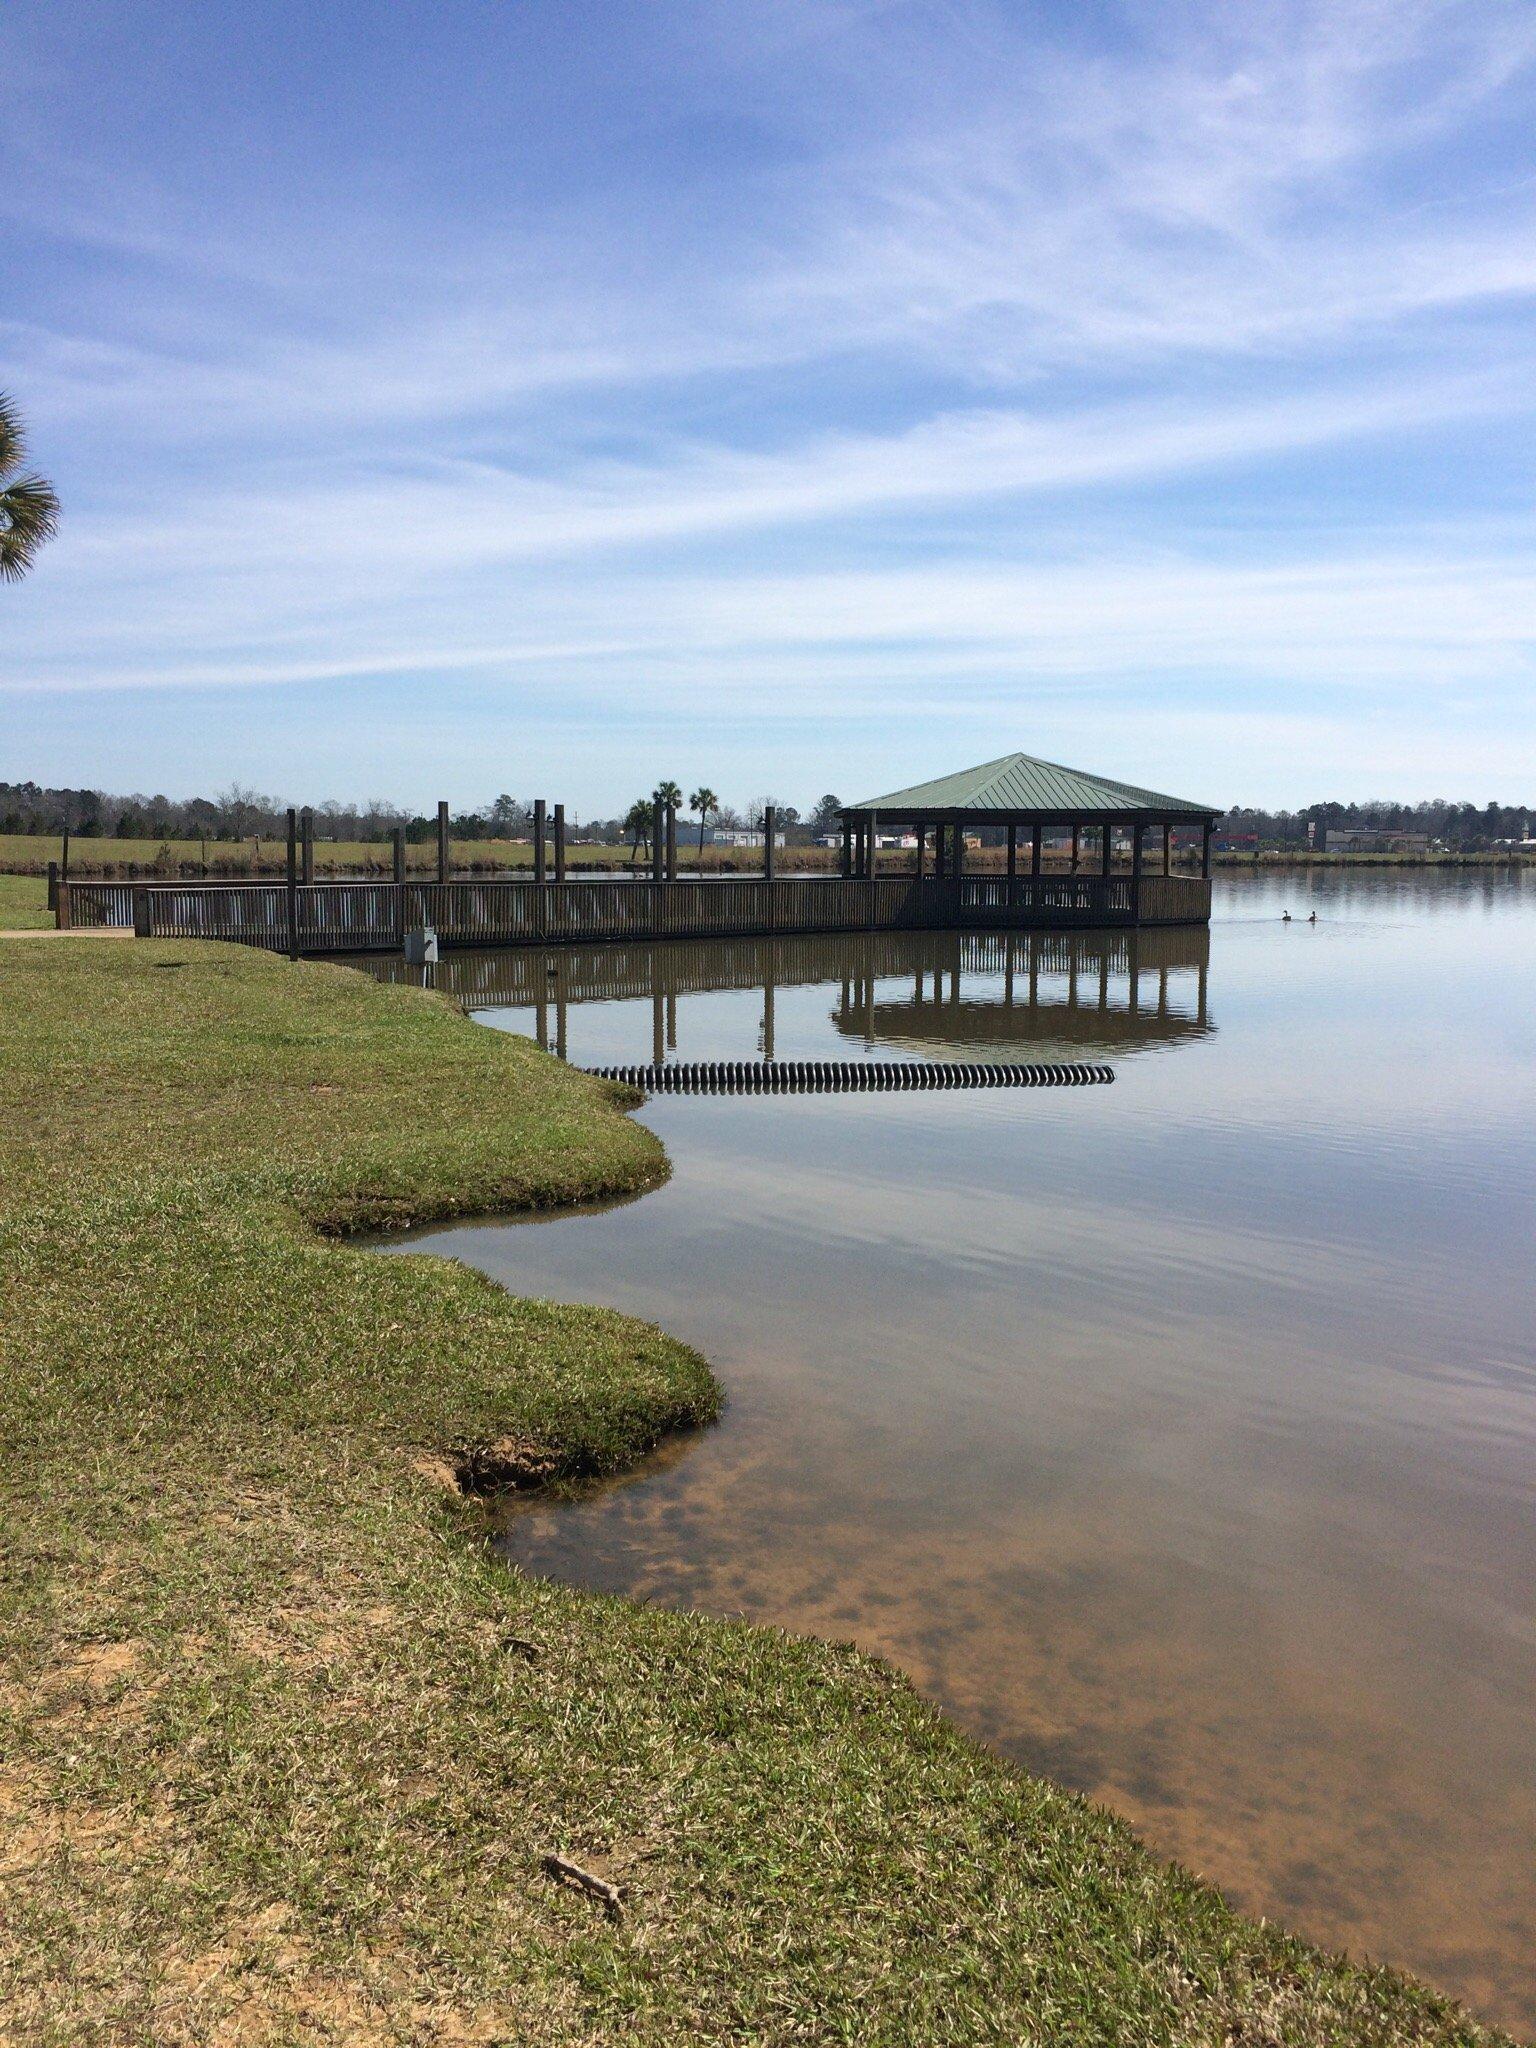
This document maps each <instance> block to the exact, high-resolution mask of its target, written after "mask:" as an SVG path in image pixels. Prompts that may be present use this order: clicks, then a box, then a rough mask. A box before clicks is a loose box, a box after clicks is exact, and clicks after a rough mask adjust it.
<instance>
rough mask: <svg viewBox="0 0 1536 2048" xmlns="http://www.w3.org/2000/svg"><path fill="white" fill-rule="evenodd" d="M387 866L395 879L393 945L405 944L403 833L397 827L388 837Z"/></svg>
mask: <svg viewBox="0 0 1536 2048" xmlns="http://www.w3.org/2000/svg"><path fill="white" fill-rule="evenodd" d="M389 865H390V869H391V872H392V873H393V875H394V879H395V943H396V945H399V946H403V945H404V944H405V833H404V831H403V829H402V828H401V827H400V826H399V825H397V826H396V827H395V829H394V831H393V832H391V833H390V835H389Z"/></svg>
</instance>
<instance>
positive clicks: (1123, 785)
mask: <svg viewBox="0 0 1536 2048" xmlns="http://www.w3.org/2000/svg"><path fill="white" fill-rule="evenodd" d="M843 809H844V811H845V812H852V811H874V812H895V811H909V812H910V811H973V812H976V813H978V814H982V813H987V812H992V813H1005V812H1021V811H1022V812H1031V811H1039V812H1046V813H1052V812H1060V813H1064V814H1071V813H1079V814H1081V815H1084V816H1088V815H1091V814H1092V813H1094V812H1118V813H1123V812H1126V811H1155V812H1157V813H1159V814H1166V815H1171V816H1174V817H1178V816H1186V817H1190V818H1209V817H1215V816H1216V815H1217V814H1218V813H1217V808H1216V806H1215V805H1213V804H1197V803H1191V802H1190V801H1189V800H1188V799H1187V798H1184V797H1176V796H1169V795H1167V794H1165V793H1164V792H1163V791H1161V790H1155V789H1143V788H1141V787H1140V786H1139V785H1137V784H1135V783H1130V782H1120V781H1117V780H1116V779H1115V778H1114V777H1112V776H1107V775H1092V774H1089V773H1088V772H1087V771H1086V770H1085V769H1081V768H1068V767H1066V766H1064V765H1063V764H1062V763H1061V762H1059V761H1045V760H1042V759H1041V758H1040V757H1039V756H1038V755H1035V754H1025V753H1013V754H1002V755H999V756H998V758H997V759H996V760H995V761H982V762H980V763H978V764H977V766H975V767H974V768H962V769H960V770H958V771H957V772H956V773H954V774H952V775H941V776H938V777H936V778H935V779H934V780H933V781H931V782H919V783H914V784H913V785H912V786H911V787H910V788H908V789H897V790H891V791H889V792H888V793H887V794H886V795H884V796H876V797H869V798H866V799H865V800H864V801H863V802H862V803H856V804H845V805H844V806H843Z"/></svg>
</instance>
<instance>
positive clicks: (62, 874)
mask: <svg viewBox="0 0 1536 2048" xmlns="http://www.w3.org/2000/svg"><path fill="white" fill-rule="evenodd" d="M59 880H60V881H61V882H63V883H64V884H65V885H66V886H68V883H69V827H68V826H67V825H66V826H65V827H64V843H63V845H62V846H61V847H60V849H59Z"/></svg>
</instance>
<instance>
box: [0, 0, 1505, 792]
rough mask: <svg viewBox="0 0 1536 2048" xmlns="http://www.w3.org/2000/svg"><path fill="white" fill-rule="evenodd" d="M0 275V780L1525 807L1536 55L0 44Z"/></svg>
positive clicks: (817, 4)
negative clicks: (20, 566) (20, 569)
mask: <svg viewBox="0 0 1536 2048" xmlns="http://www.w3.org/2000/svg"><path fill="white" fill-rule="evenodd" d="M0 260H3V266H4V276H5V279H6V288H5V290H4V292H3V294H0V385H3V386H5V387H8V388H10V389H11V390H12V391H13V392H14V394H15V395H16V397H17V398H18V400H19V401H20V403H21V405H22V407H23V409H24V411H25V413H26V415H27V417H28V418H29V420H30V422H31V427H32V442H33V454H34V458H35V460H36V462H37V464H38V466H39V467H41V468H43V469H45V470H46V471H47V472H48V473H49V474H50V475H51V476H52V477H53V479H54V481H55V483H56V485H57V487H58V489H59V492H60V495H61V497H62V498H63V501H64V506H65V522H64V526H63V530H62V533H61V536H60V538H59V539H58V540H57V541H56V542H55V543H54V545H53V546H52V547H51V548H50V549H49V550H48V552H47V554H46V555H45V557H44V558H43V560H42V561H41V563H40V564H39V566H38V568H37V569H36V571H35V572H34V574H33V576H32V577H31V578H30V580H29V581H28V582H27V583H25V584H24V585H22V586H19V587H14V588H13V587H6V588H4V589H0V622H3V623H0V630H3V644H4V647H5V659H4V662H3V665H0V666H3V673H0V778H8V777H9V778H14V777H17V776H24V775H31V776H35V777H36V778H38V779H39V780H43V781H48V782H67V783H81V784H88V785H94V786H98V787H106V788H112V789H124V788H131V789H141V790H164V791H166V792H167V793H170V794H178V795H179V794H189V793H192V792H193V791H198V790H209V789H212V788H215V787H221V786H223V785H225V784H227V783H228V782H230V781H231V780H233V779H238V780H239V781H241V782H245V783H252V784H255V785H256V786H258V787H260V788H262V789H264V790H268V791H271V792H272V793H274V794H276V795H279V796H281V797H285V798H289V799H292V800H294V801H298V802H305V801H311V800H319V799H321V798H323V797H326V796H339V795H346V796H355V797H367V796H384V797H390V798H394V799H397V800H400V801H406V802H411V803H415V804H425V803H427V802H428V801H430V800H431V799H433V798H435V797H436V796H438V795H439V794H441V795H446V796H448V797H450V798H451V799H452V800H453V801H454V802H455V803H456V804H471V803H475V802H478V801H482V800H484V799H486V798H487V797H489V796H492V795H494V794H495V793H496V792H497V791H499V790H502V789H509V790H511V791H513V792H514V793H517V794H520V795H532V794H535V793H541V792H542V793H545V794H547V795H549V796H550V797H551V798H563V799H565V800H566V801H567V802H568V803H570V804H572V805H573V806H575V808H576V809H577V810H578V811H579V812H584V813H588V814H590V813H592V812H610V811H612V810H615V809H617V808H620V807H621V806H622V805H623V804H625V803H627V802H628V800H629V799H630V797H631V796H632V795H633V794H635V793H636V792H638V791H640V790H643V789H646V788H648V787H649V786H650V785H651V783H653V782H654V781H655V780H656V779H657V777H659V776H661V775H663V774H670V775H675V776H676V778H677V779H678V780H679V781H680V782H681V783H682V784H683V786H684V788H685V789H687V788H690V787H692V786H693V784H694V783H695V782H696V781H699V780H704V781H707V782H709V783H711V784H712V785H713V787H715V788H716V789H717V790H719V791H721V792H722V794H724V795H725V796H726V797H727V798H728V799H730V800H733V801H737V802H741V801H743V800H745V799H746V798H748V797H750V796H752V795H754V794H762V793H768V792H771V793H773V794H776V795H778V796H779V797H780V798H781V799H783V800H788V801H796V802H804V801H805V800H806V799H807V798H811V797H814V796H816V795H817V794H819V793H820V792H821V791H822V790H824V789H827V788H831V789H834V790H837V791H838V792H839V793H841V794H842V795H844V796H848V797H853V796H858V795H862V794H865V793H868V792H869V791H873V790H878V789H881V788H885V787H890V786H892V785H895V784H901V783H906V782H910V781H913V780H916V779H918V778H919V777H921V776H924V775H927V774H930V773H938V772H941V771H943V770H945V769H947V768H951V767H954V766H957V765H961V764H964V763H967V762H970V761H972V760H979V759H985V758H988V757H990V756H992V755H995V754H998V753H1001V752H1004V751H1007V750H1009V749H1011V748H1013V747H1024V748H1027V749H1029V750H1031V751H1034V752H1038V753H1042V754H1045V755H1047V756H1049V757H1052V758H1055V759H1061V760H1066V761H1069V762H1073V763H1077V764H1080V765H1083V766H1087V767H1092V768H1099V769H1103V770H1105V771H1106V772H1109V773H1114V774H1119V775H1122V776H1124V777H1126V778H1128V779H1131V780H1134V781H1138V782H1145V783H1149V784H1151V785H1153V786H1157V787H1165V788H1171V789H1174V790H1177V791H1179V792H1182V793H1186V794H1188V795H1190V796H1192V797H1195V798H1197V799H1198V800H1201V801H1209V802H1212V803H1223V804H1224V803H1227V802H1232V801H1255V802H1269V803H1299V802H1304V801H1307V800H1309V799H1312V798H1316V797H1321V796H1328V795H1342V796H1351V795H1357V796H1358V795H1377V794H1379V795H1395V796H1405V797H1414V796H1433V795H1448V796H1455V797H1466V798H1471V799H1473V800H1476V801H1479V802H1486V801H1487V800H1488V799H1489V798H1490V797H1494V796H1498V797H1500V798H1502V799H1503V800H1505V801H1515V800H1518V799H1522V798H1525V797H1528V796H1530V795H1531V794H1532V792H1533V790H1536V687H1533V685H1536V659H1533V653H1536V431H1533V407H1536V374H1533V372H1536V330H1533V325H1532V309H1533V297H1536V8H1532V6H1531V5H1530V4H1529V0H1519V4H1505V0H1474V4H1465V5H1464V4H1459V0H1456V4H1450V0H1312V4H1292V0H1249V4H1244V0H1210V4H1182V0H1143V4H1140V5H1135V6H1125V7H1116V6H1113V5H1107V4H1106V5H1093V6H1084V5H1081V4H1071V5H1066V4H1059V0H1058V4H1051V5H1038V6H1028V5H1018V4H1015V5H1009V6H991V5H971V4H960V0H955V4H946V5H940V4H929V0H923V4H917V0H912V4H901V0H753V4H751V5H747V4H744V0H693V4H673V0H636V4H634V5H612V4H600V0H591V4H583V5H571V4H569V0H565V4H555V0H476V4H473V5H471V4H458V0H404V4H402V0H393V4H388V5H382V4H381V5H376V6H375V5H362V4H356V0H352V4H348V0H328V4H327V5H326V6H323V7H316V6H314V5H313V4H308V0H306V4H304V5H293V6H286V5H274V4H265V5H264V4H260V0H256V4H247V5H242V6H239V7H236V6H233V5H228V4H224V0H206V4H201V5H199V6H197V7H189V6H186V5H184V4H176V5H163V6H150V5H115V6H108V5H95V4H91V0H70V4H68V5H60V4H58V0H42V4H38V0H9V4H8V5H7V7H6V8H5V10H4V12H3V13H0Z"/></svg>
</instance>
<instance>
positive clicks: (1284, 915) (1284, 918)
mask: <svg viewBox="0 0 1536 2048" xmlns="http://www.w3.org/2000/svg"><path fill="white" fill-rule="evenodd" d="M1290 921H1291V913H1290V912H1289V911H1288V910H1282V911H1281V913H1280V922H1281V923H1282V924H1289V923H1290Z"/></svg>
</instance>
